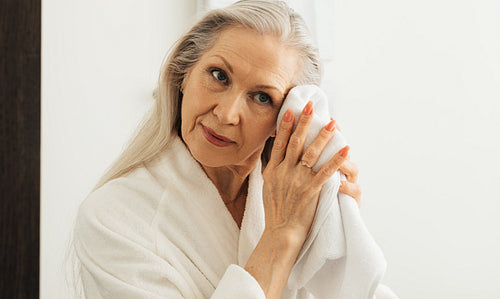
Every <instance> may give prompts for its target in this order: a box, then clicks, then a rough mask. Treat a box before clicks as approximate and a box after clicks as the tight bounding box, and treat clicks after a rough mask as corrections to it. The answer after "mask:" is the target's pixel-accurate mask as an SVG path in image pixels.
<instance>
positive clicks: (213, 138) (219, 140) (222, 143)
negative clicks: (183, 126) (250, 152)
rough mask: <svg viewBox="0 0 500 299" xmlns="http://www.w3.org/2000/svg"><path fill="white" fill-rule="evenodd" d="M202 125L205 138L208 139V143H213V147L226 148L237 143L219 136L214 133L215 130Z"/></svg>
mask: <svg viewBox="0 0 500 299" xmlns="http://www.w3.org/2000/svg"><path fill="white" fill-rule="evenodd" d="M200 125H201V131H202V132H203V136H205V139H207V141H208V142H210V143H212V144H213V145H216V146H219V147H226V146H230V145H232V144H235V143H236V142H234V141H233V140H231V139H229V138H227V137H225V136H222V135H218V134H217V133H215V132H214V130H212V129H210V128H209V127H205V126H204V125H202V124H200Z"/></svg>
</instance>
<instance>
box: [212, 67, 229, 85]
mask: <svg viewBox="0 0 500 299" xmlns="http://www.w3.org/2000/svg"><path fill="white" fill-rule="evenodd" d="M211 73H212V76H214V78H215V79H216V80H217V81H220V82H222V83H226V82H227V75H226V73H224V72H223V71H221V70H212V71H211Z"/></svg>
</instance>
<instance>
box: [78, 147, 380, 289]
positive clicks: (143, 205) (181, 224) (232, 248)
mask: <svg viewBox="0 0 500 299" xmlns="http://www.w3.org/2000/svg"><path fill="white" fill-rule="evenodd" d="M262 184H263V180H262V175H261V164H260V163H259V164H258V165H257V167H256V168H255V169H254V171H253V172H252V173H251V175H250V179H249V190H248V196H247V202H246V206H245V214H244V217H243V221H242V227H241V230H240V229H239V228H238V226H237V224H236V222H235V221H234V219H233V218H232V216H231V213H230V212H229V211H228V210H227V208H226V207H225V205H224V203H223V201H222V199H221V197H220V195H219V193H218V191H217V189H216V188H215V186H214V185H213V183H212V182H211V181H210V179H209V178H208V177H207V176H206V174H205V172H204V171H203V169H202V168H201V166H200V165H199V164H198V162H197V161H196V160H194V158H193V157H192V155H191V154H190V152H189V151H188V149H187V148H186V146H185V145H184V143H183V142H182V141H181V140H180V138H178V137H177V138H175V139H174V140H173V142H172V143H171V144H170V146H169V148H168V149H167V150H165V151H164V152H163V153H162V154H161V155H159V156H158V157H157V158H156V159H155V160H153V161H152V162H150V163H147V164H144V165H143V167H140V168H137V169H135V170H134V171H132V172H130V173H129V174H127V175H125V176H123V177H120V178H117V179H115V180H112V181H110V182H108V183H106V184H105V185H104V186H102V187H101V188H99V189H98V190H96V191H94V192H93V193H91V194H90V195H89V196H88V197H87V198H86V199H85V200H84V202H83V203H82V204H81V206H80V208H79V212H78V217H77V220H76V225H75V230H74V249H75V251H76V254H77V256H78V258H79V260H80V262H81V265H82V268H81V278H82V282H83V287H84V291H85V294H86V297H87V298H88V299H97V298H120V299H125V298H241V299H245V298H262V299H264V298H265V295H264V293H263V291H262V289H261V288H260V285H259V284H258V282H257V281H256V280H255V279H254V278H253V277H252V275H250V274H249V273H248V272H246V271H245V269H244V266H245V264H246V262H247V260H248V257H249V255H250V253H251V252H252V251H253V248H254V246H255V244H256V242H258V237H256V236H255V234H253V235H252V234H250V231H252V230H253V232H255V227H260V228H263V227H264V223H263V222H264V215H259V214H262V211H259V210H258V209H256V208H255V207H256V202H257V201H262ZM325 284H328V282H327V281H325ZM309 291H310V290H306V289H304V288H303V289H300V290H298V291H296V290H295V291H291V290H289V289H286V290H285V292H284V294H283V298H301V299H302V298H314V297H313V296H312V295H311V293H310V292H309ZM376 295H377V298H380V296H379V295H378V294H376Z"/></svg>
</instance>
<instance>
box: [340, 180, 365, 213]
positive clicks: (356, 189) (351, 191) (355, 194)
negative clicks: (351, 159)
mask: <svg viewBox="0 0 500 299" xmlns="http://www.w3.org/2000/svg"><path fill="white" fill-rule="evenodd" d="M339 192H341V193H344V194H347V195H349V196H350V197H352V198H354V199H355V200H356V202H357V203H358V207H360V206H361V204H360V201H361V186H360V185H359V184H355V183H350V182H348V181H342V182H340V187H339Z"/></svg>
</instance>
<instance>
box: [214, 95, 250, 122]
mask: <svg viewBox="0 0 500 299" xmlns="http://www.w3.org/2000/svg"><path fill="white" fill-rule="evenodd" d="M242 96H243V95H242V94H240V93H236V92H229V93H227V94H224V95H221V96H220V97H218V98H217V100H216V103H215V107H214V108H213V110H212V111H213V113H214V115H215V116H216V117H217V119H218V120H219V121H220V122H221V124H224V125H238V124H239V123H240V117H241V113H242V108H243V107H242V104H243V102H244V101H242Z"/></svg>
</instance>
